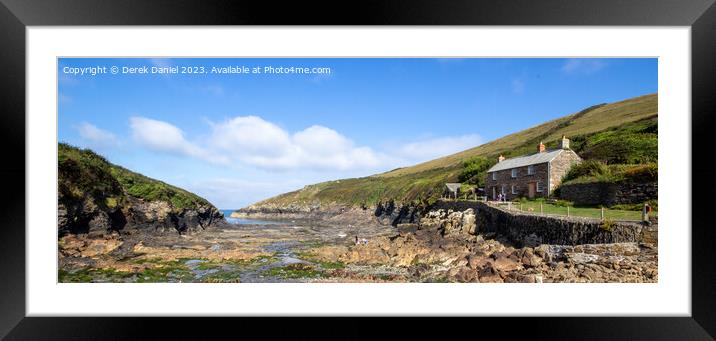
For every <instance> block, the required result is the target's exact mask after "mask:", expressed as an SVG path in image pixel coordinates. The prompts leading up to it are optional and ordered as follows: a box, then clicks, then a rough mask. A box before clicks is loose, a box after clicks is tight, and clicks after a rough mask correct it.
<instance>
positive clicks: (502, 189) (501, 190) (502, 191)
mask: <svg viewBox="0 0 716 341" xmlns="http://www.w3.org/2000/svg"><path fill="white" fill-rule="evenodd" d="M500 193H502V194H503V195H504V194H507V193H505V185H502V186H500Z"/></svg>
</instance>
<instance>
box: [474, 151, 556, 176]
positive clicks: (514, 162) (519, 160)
mask: <svg viewBox="0 0 716 341" xmlns="http://www.w3.org/2000/svg"><path fill="white" fill-rule="evenodd" d="M562 151H563V149H555V150H550V151H546V152H542V153H534V154H531V155H525V156H520V157H515V158H511V159H506V160H503V161H501V162H498V163H497V164H495V165H494V166H492V168H490V169H488V170H487V172H488V173H489V172H496V171H501V170H505V169H512V168H517V167H525V166H529V165H537V164H540V163H545V162H550V161H552V160H554V158H556V157H557V155H559V154H560V153H561V152H562Z"/></svg>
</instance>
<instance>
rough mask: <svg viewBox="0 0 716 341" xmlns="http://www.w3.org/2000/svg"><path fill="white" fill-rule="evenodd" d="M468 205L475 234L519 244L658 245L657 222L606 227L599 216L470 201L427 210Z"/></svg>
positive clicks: (451, 208) (452, 208) (434, 206)
mask: <svg viewBox="0 0 716 341" xmlns="http://www.w3.org/2000/svg"><path fill="white" fill-rule="evenodd" d="M468 208H472V209H473V210H474V211H475V215H476V231H477V233H488V232H494V233H497V234H499V235H501V236H504V237H506V238H507V239H509V240H510V241H511V242H513V243H515V244H516V245H517V246H519V247H521V246H537V245H540V244H558V245H578V244H607V243H622V242H648V243H651V244H657V234H658V224H652V225H651V226H648V227H647V226H645V225H643V224H640V223H634V222H613V224H612V225H611V226H610V227H606V226H603V223H602V221H601V220H599V219H591V218H580V217H558V216H542V215H536V214H529V213H521V212H514V211H507V210H506V209H503V208H499V207H496V206H493V205H491V204H488V203H484V202H469V201H438V202H437V203H436V204H434V205H433V206H431V208H430V209H431V210H438V209H444V210H453V211H463V210H467V209H468Z"/></svg>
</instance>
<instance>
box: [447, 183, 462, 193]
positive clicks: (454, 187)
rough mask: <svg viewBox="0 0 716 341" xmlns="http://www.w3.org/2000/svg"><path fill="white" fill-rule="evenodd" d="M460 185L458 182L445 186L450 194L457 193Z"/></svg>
mask: <svg viewBox="0 0 716 341" xmlns="http://www.w3.org/2000/svg"><path fill="white" fill-rule="evenodd" d="M460 185H461V184H460V183H459V182H448V183H446V184H445V186H447V188H448V189H449V190H450V191H452V192H457V190H458V189H460Z"/></svg>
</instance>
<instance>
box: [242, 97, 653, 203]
mask: <svg viewBox="0 0 716 341" xmlns="http://www.w3.org/2000/svg"><path fill="white" fill-rule="evenodd" d="M657 115H658V107H657V94H651V95H646V96H640V97H635V98H632V99H628V100H624V101H620V102H616V103H611V104H600V105H595V106H592V107H590V108H586V109H585V110H582V111H580V112H577V113H574V114H571V115H568V116H565V117H562V118H558V119H556V120H552V121H549V122H546V123H543V124H540V125H538V126H536V127H532V128H529V129H526V130H523V131H520V132H517V133H514V134H511V135H507V136H505V137H503V138H500V139H497V140H494V141H491V142H489V143H486V144H483V145H480V146H477V147H475V148H471V149H468V150H465V151H463V152H460V153H457V154H453V155H449V156H445V157H442V158H439V159H435V160H432V161H428V162H424V163H421V164H418V165H415V166H412V167H405V168H399V169H395V170H392V171H390V172H386V173H382V174H377V175H373V176H369V177H364V178H356V179H343V180H336V181H329V182H323V183H319V184H314V185H310V186H306V187H304V188H303V189H301V190H298V191H294V192H290V193H286V194H282V195H279V196H277V197H274V198H270V199H267V200H264V201H261V202H259V203H257V204H255V205H256V206H288V205H291V204H299V205H302V204H315V203H318V202H320V203H322V204H349V205H353V206H359V205H365V206H371V205H374V204H376V203H377V202H379V201H385V200H395V201H396V202H402V203H407V202H416V203H418V202H422V203H429V202H432V201H433V200H435V199H436V198H438V197H439V196H440V194H441V193H442V187H443V186H444V183H445V182H454V181H458V179H459V178H460V175H461V174H462V173H463V171H464V168H465V166H470V164H471V160H475V159H476V158H485V159H487V160H492V159H495V158H496V157H497V156H498V155H499V154H503V155H504V156H505V157H508V158H509V157H513V156H518V155H524V154H529V153H533V152H535V149H536V146H537V144H538V143H539V142H540V141H543V142H544V143H545V144H546V145H547V147H548V148H550V147H554V146H556V145H557V141H558V140H559V139H560V138H561V137H562V135H566V136H567V137H568V138H570V139H572V140H573V141H574V142H573V145H572V148H573V149H574V150H575V151H576V152H577V153H580V155H581V154H583V153H584V154H585V155H586V156H587V157H589V158H593V159H597V160H602V159H603V160H602V161H605V162H619V161H623V162H622V163H642V162H649V161H655V160H656V156H657V145H656V133H657V128H656V127H657ZM625 140H626V141H627V145H628V146H637V151H635V150H634V148H624V149H623V150H615V148H616V149H618V148H620V147H621V146H622V145H621V144H620V142H621V141H625ZM614 155H617V156H616V158H615V156H614ZM622 159H623V160H622ZM473 164H474V162H473Z"/></svg>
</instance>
